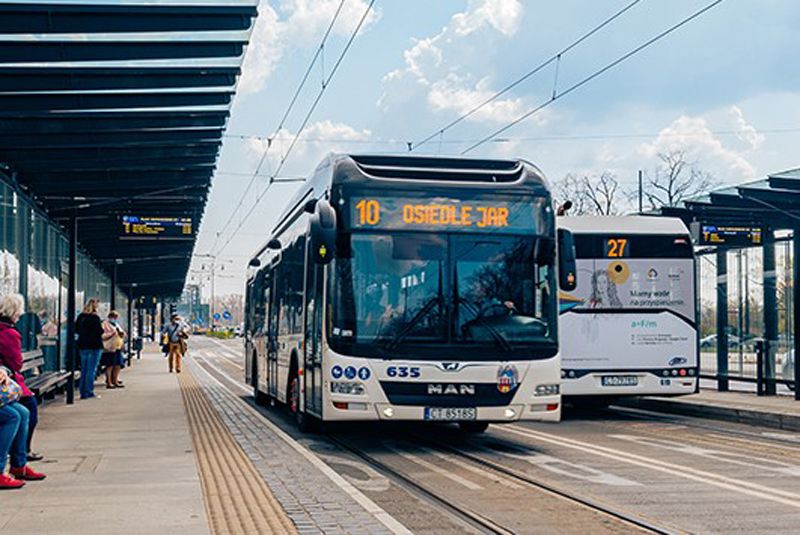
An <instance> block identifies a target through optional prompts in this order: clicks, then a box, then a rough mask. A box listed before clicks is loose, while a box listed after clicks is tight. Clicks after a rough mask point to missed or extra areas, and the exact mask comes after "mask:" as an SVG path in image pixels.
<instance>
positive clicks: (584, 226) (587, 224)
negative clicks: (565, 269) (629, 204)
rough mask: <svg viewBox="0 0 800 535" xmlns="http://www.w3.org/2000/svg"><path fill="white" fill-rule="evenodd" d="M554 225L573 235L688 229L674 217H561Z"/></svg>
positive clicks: (660, 231) (685, 232)
mask: <svg viewBox="0 0 800 535" xmlns="http://www.w3.org/2000/svg"><path fill="white" fill-rule="evenodd" d="M556 225H558V226H559V227H562V228H565V229H568V230H571V231H572V232H574V233H575V234H688V233H689V229H687V228H686V225H684V224H683V221H681V220H680V219H678V218H676V217H651V216H636V215H628V216H603V215H583V216H562V217H558V218H556Z"/></svg>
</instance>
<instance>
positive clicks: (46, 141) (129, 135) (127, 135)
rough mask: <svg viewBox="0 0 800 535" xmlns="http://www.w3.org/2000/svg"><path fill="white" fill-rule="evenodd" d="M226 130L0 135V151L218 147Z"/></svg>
mask: <svg viewBox="0 0 800 535" xmlns="http://www.w3.org/2000/svg"><path fill="white" fill-rule="evenodd" d="M221 137H222V128H198V129H193V130H160V131H158V130H157V131H141V130H139V131H136V130H134V131H129V132H104V133H95V132H80V133H78V132H73V133H69V134H62V133H49V134H48V133H40V134H28V133H25V134H16V133H10V132H9V133H3V132H0V150H3V149H35V148H42V147H47V148H59V147H61V148H72V149H77V148H86V147H130V146H136V147H142V146H153V145H155V146H164V145H184V144H187V143H191V144H197V143H214V144H218V143H219V141H220V138H221Z"/></svg>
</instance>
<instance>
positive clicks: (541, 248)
mask: <svg viewBox="0 0 800 535" xmlns="http://www.w3.org/2000/svg"><path fill="white" fill-rule="evenodd" d="M533 256H534V260H535V262H536V265H537V266H539V267H542V266H548V265H550V264H552V263H553V260H555V258H556V242H555V240H553V239H552V238H539V239H538V240H536V246H535V248H534V250H533Z"/></svg>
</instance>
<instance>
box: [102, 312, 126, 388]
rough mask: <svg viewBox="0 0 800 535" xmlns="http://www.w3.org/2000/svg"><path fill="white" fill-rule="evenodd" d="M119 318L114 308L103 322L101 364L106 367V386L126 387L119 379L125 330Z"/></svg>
mask: <svg viewBox="0 0 800 535" xmlns="http://www.w3.org/2000/svg"><path fill="white" fill-rule="evenodd" d="M117 320H119V314H118V313H117V311H116V310H112V311H111V312H109V313H108V319H106V320H105V321H104V322H103V354H102V355H101V356H100V365H101V366H104V367H105V373H106V388H124V387H125V385H123V384H122V382H120V380H119V370H120V368H121V367H122V344H123V340H124V338H125V331H123V330H122V327H120V326H119V324H118V323H117Z"/></svg>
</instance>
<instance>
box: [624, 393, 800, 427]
mask: <svg viewBox="0 0 800 535" xmlns="http://www.w3.org/2000/svg"><path fill="white" fill-rule="evenodd" d="M617 404H618V405H621V406H626V407H635V408H639V409H646V410H657V411H661V412H670V413H674V414H685V415H688V416H702V417H703V418H711V419H716V420H724V421H729V422H738V423H745V424H753V425H761V426H765V427H772V428H775V429H784V430H787V431H800V401H796V400H795V399H794V398H793V397H791V396H762V397H759V396H756V395H755V394H749V393H744V392H718V391H716V390H701V391H700V393H699V394H693V395H690V396H683V397H676V398H667V397H656V396H647V397H642V398H631V399H624V400H620V401H619V402H618V403H617Z"/></svg>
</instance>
